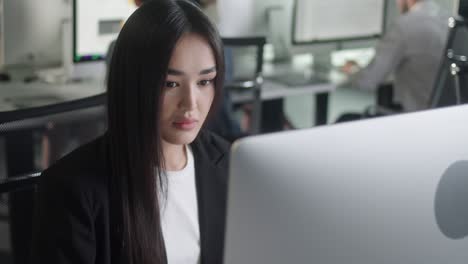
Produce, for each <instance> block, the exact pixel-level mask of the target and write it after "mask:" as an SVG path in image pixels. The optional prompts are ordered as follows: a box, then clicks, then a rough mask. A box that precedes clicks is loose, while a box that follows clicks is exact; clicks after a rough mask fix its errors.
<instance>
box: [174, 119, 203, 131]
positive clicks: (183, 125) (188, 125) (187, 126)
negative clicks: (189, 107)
mask: <svg viewBox="0 0 468 264" xmlns="http://www.w3.org/2000/svg"><path fill="white" fill-rule="evenodd" d="M197 123H198V120H196V119H181V120H177V121H175V122H173V124H174V126H175V127H176V128H177V129H181V130H192V129H194V128H195V127H196V126H197Z"/></svg>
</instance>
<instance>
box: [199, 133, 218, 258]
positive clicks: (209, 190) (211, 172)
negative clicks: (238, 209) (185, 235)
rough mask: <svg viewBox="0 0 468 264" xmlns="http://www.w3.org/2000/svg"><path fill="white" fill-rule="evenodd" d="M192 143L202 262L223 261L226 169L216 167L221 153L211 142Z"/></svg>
mask: <svg viewBox="0 0 468 264" xmlns="http://www.w3.org/2000/svg"><path fill="white" fill-rule="evenodd" d="M200 141H201V140H198V141H196V142H194V143H193V144H192V150H193V152H194V159H195V177H196V188H197V198H198V215H199V216H198V219H199V226H200V247H201V263H203V264H211V263H220V262H221V261H222V257H223V256H222V254H223V245H224V227H225V214H226V191H227V190H226V189H227V188H226V185H227V184H226V179H227V175H226V174H227V168H226V167H221V166H219V163H220V162H221V160H223V159H224V158H225V157H224V155H225V154H224V153H221V152H220V150H218V149H217V148H216V147H215V146H213V145H211V144H210V142H200Z"/></svg>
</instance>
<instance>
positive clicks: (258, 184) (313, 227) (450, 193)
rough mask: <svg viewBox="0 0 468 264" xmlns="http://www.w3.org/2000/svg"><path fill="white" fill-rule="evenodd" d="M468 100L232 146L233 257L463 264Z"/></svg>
mask: <svg viewBox="0 0 468 264" xmlns="http://www.w3.org/2000/svg"><path fill="white" fill-rule="evenodd" d="M467 116H468V106H459V107H450V108H445V109H438V110H431V111H424V112H419V113H412V114H401V115H398V116H392V117H385V118H379V119H372V120H366V121H359V122H352V123H345V124H339V125H333V126H328V127H320V128H314V129H308V130H301V131H293V132H283V133H277V134H269V135H262V136H257V137H248V138H245V139H242V140H240V141H238V142H237V143H235V144H234V146H233V149H232V153H231V161H230V166H231V167H230V175H229V191H228V203H227V204H228V210H227V227H226V240H225V254H224V256H225V262H224V263H225V264H232V263H257V264H266V263H268V264H279V263H316V264H332V263H333V264H337V263H347V264H361V263H382V264H390V263H425V264H436V263H437V264H438V263H446V262H447V260H449V262H452V263H465V262H466V260H467V259H468V251H466V248H467V247H468V210H466V208H467V205H468V177H467V175H468V141H467V140H466V135H467V134H468V123H467V122H466V120H467Z"/></svg>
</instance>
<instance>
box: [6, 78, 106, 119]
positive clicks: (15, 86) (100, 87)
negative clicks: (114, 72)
mask: <svg viewBox="0 0 468 264" xmlns="http://www.w3.org/2000/svg"><path fill="white" fill-rule="evenodd" d="M104 91H105V89H104V83H102V82H97V81H96V82H91V81H89V82H78V83H67V84H50V83H42V82H31V83H24V82H10V83H0V112H3V111H13V110H18V109H23V108H29V107H37V106H44V105H49V104H55V103H60V102H65V101H72V100H76V99H81V98H86V97H90V96H93V95H97V94H100V93H103V92H104Z"/></svg>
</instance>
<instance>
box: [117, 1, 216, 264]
mask: <svg viewBox="0 0 468 264" xmlns="http://www.w3.org/2000/svg"><path fill="white" fill-rule="evenodd" d="M186 33H196V34H199V35H200V36H202V37H204V38H205V39H206V41H207V42H208V43H209V44H210V46H211V48H212V50H213V53H214V55H215V59H216V70H217V76H216V79H215V90H216V91H215V99H214V102H219V97H220V95H221V91H220V89H222V86H223V79H224V60H223V49H222V42H221V39H220V37H219V34H218V32H217V30H216V28H215V27H214V26H213V25H212V24H211V22H210V21H209V19H208V17H206V16H205V15H204V14H203V13H202V11H201V10H200V9H199V8H198V7H197V6H196V5H195V4H193V3H190V2H188V1H184V0H157V1H146V2H145V3H144V4H143V5H142V6H141V7H140V8H138V9H137V10H136V11H135V12H134V13H133V14H132V15H131V16H130V17H129V19H128V20H127V22H126V23H125V25H124V27H123V28H122V30H121V32H120V34H119V37H118V39H117V41H116V46H115V50H114V53H113V56H112V61H111V64H110V69H109V77H108V122H109V124H108V139H109V153H110V154H109V163H110V170H111V175H112V176H111V177H110V179H109V182H110V185H109V186H110V203H111V205H110V207H111V211H113V212H111V221H113V222H114V223H111V224H112V226H115V227H116V229H115V230H111V232H117V233H118V236H117V237H120V238H121V239H122V241H121V242H122V243H121V244H120V245H121V248H120V254H119V255H118V256H113V257H116V258H117V259H120V260H121V261H122V263H129V264H135V263H138V264H149V263H166V255H165V249H164V240H163V236H162V230H161V219H160V212H159V209H160V206H159V203H160V201H159V198H158V194H160V193H161V192H162V191H163V189H164V188H163V187H164V182H165V180H164V179H163V174H162V173H161V168H162V165H163V163H164V157H163V151H162V147H161V132H160V128H159V126H158V124H159V120H160V116H161V111H163V109H162V108H161V105H162V98H163V93H162V87H163V85H164V83H165V78H166V74H167V69H168V66H169V61H170V58H171V54H172V52H173V50H174V47H175V45H176V43H177V41H178V40H179V39H180V38H181V37H182V36H183V35H184V34H186ZM212 110H213V107H212V108H211V111H212Z"/></svg>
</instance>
